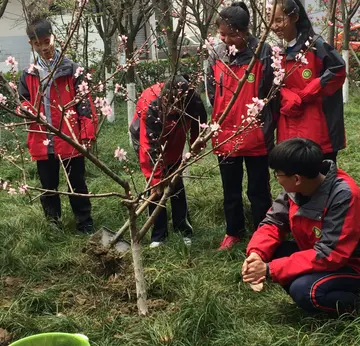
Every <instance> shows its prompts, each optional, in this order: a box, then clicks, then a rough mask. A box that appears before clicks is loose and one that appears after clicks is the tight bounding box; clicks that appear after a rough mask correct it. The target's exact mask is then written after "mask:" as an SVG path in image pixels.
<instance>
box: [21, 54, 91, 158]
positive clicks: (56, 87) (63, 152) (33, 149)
mask: <svg viewBox="0 0 360 346" xmlns="http://www.w3.org/2000/svg"><path fill="white" fill-rule="evenodd" d="M77 67H78V65H76V64H75V63H74V62H73V61H71V60H69V59H67V58H64V59H63V61H62V62H61V63H60V64H59V66H58V67H57V70H56V72H55V74H54V78H53V82H52V83H51V86H50V96H49V100H50V114H46V112H47V111H46V109H45V108H46V107H44V99H45V97H47V96H46V95H45V96H44V99H41V97H40V91H41V85H40V83H39V76H38V72H37V70H35V71H36V72H34V73H28V72H27V70H24V71H23V73H22V75H21V77H20V84H19V95H20V100H21V101H22V104H23V105H24V106H28V107H29V108H30V109H33V111H34V112H35V114H37V110H38V109H39V108H40V112H41V113H42V114H44V115H45V116H49V117H50V118H51V124H52V125H53V126H55V127H57V128H59V126H60V123H62V125H61V132H62V133H63V134H65V135H67V136H69V137H72V135H71V131H70V129H69V126H68V125H67V123H66V121H65V119H62V118H63V114H62V112H61V111H60V109H59V106H62V105H66V104H67V103H69V102H70V101H72V100H73V99H74V97H75V95H76V90H77V87H78V84H79V83H80V81H81V78H80V77H79V78H75V77H74V74H75V72H76V69H77ZM70 110H72V111H73V112H74V114H73V115H71V116H70V117H69V118H68V120H69V123H70V124H71V125H72V131H73V133H74V134H75V136H76V138H77V139H78V140H79V141H80V142H81V140H82V139H91V140H94V139H95V135H96V126H97V116H96V112H95V108H94V105H93V103H92V100H91V97H89V99H88V100H85V101H83V102H81V103H78V104H77V105H76V106H74V107H72V108H70ZM29 129H30V130H35V131H44V133H38V132H36V133H35V132H29V134H28V142H27V145H28V148H29V152H30V155H31V157H32V159H33V160H47V159H48V154H49V147H48V146H46V145H44V143H43V142H44V141H45V140H46V139H48V135H47V134H46V132H47V130H46V128H45V127H44V126H41V125H39V124H36V123H33V124H30V126H29ZM53 142H54V143H53V144H54V147H53V153H54V155H55V157H57V156H58V155H60V156H61V158H64V159H66V158H70V157H74V156H79V155H80V153H79V152H78V151H76V150H75V149H74V148H73V146H72V145H70V144H68V143H67V142H65V141H64V140H62V139H60V138H59V137H57V136H54V137H53Z"/></svg>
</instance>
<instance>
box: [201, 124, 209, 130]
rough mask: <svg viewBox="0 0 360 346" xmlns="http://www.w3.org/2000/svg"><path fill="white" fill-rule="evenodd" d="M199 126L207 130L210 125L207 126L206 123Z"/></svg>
mask: <svg viewBox="0 0 360 346" xmlns="http://www.w3.org/2000/svg"><path fill="white" fill-rule="evenodd" d="M199 126H200V128H202V129H207V128H208V127H209V125H208V124H206V123H202V124H200V125H199Z"/></svg>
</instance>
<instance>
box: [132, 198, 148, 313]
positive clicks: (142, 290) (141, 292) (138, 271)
mask: <svg viewBox="0 0 360 346" xmlns="http://www.w3.org/2000/svg"><path fill="white" fill-rule="evenodd" d="M129 213H130V232H131V254H132V258H133V264H134V274H135V285H136V298H137V307H138V312H139V315H141V316H146V315H147V313H148V307H147V302H146V300H147V293H146V282H145V276H144V267H143V263H142V256H141V246H140V243H139V238H138V230H137V227H136V210H135V207H134V206H133V205H132V206H130V207H129Z"/></svg>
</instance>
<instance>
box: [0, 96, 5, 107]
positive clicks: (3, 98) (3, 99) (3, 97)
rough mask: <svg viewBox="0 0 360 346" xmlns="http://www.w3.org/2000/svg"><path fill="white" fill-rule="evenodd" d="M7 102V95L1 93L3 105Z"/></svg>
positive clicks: (0, 100) (0, 102)
mask: <svg viewBox="0 0 360 346" xmlns="http://www.w3.org/2000/svg"><path fill="white" fill-rule="evenodd" d="M6 102H7V97H6V96H4V95H3V94H0V104H2V105H3V106H5V105H6Z"/></svg>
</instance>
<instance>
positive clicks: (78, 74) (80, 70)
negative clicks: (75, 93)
mask: <svg viewBox="0 0 360 346" xmlns="http://www.w3.org/2000/svg"><path fill="white" fill-rule="evenodd" d="M83 73H84V68H83V67H80V66H79V67H78V68H77V69H76V72H75V74H74V77H75V78H79V76H80V75H82V74H83Z"/></svg>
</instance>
